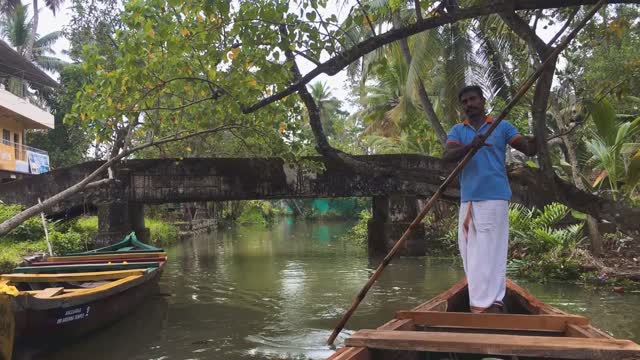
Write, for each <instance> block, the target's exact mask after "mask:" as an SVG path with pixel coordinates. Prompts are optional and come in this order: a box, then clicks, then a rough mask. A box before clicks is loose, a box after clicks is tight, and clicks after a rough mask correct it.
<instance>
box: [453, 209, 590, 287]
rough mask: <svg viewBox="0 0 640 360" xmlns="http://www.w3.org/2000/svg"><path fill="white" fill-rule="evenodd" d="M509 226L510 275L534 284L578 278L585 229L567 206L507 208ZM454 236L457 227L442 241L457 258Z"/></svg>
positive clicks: (455, 237)
mask: <svg viewBox="0 0 640 360" xmlns="http://www.w3.org/2000/svg"><path fill="white" fill-rule="evenodd" d="M456 218H457V216H456ZM509 223H510V228H509V265H508V271H509V272H510V273H511V274H513V275H515V276H518V277H522V278H527V279H534V280H549V279H577V278H578V277H579V275H580V267H581V261H582V260H584V255H585V250H584V244H582V241H583V239H584V236H585V235H584V233H583V227H584V225H583V223H582V221H581V220H577V219H575V218H573V217H572V216H571V212H570V211H569V209H568V208H567V207H566V206H564V205H562V204H558V203H553V204H551V205H547V206H545V207H544V209H527V208H525V207H523V206H522V205H518V204H510V206H509ZM457 234H458V231H457V223H456V226H455V227H452V228H451V229H450V230H449V231H448V232H447V233H446V235H445V236H444V237H442V238H441V241H442V242H444V243H446V244H448V246H446V248H449V249H450V250H451V254H457V243H458V235H457ZM581 245H582V246H581Z"/></svg>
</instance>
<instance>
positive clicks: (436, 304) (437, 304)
mask: <svg viewBox="0 0 640 360" xmlns="http://www.w3.org/2000/svg"><path fill="white" fill-rule="evenodd" d="M466 286H467V279H466V278H464V279H462V280H460V281H458V282H457V283H455V284H454V285H453V286H452V287H451V288H449V290H447V291H445V292H443V293H440V294H439V295H437V296H435V297H434V298H432V299H430V300H428V301H426V302H424V303H422V304H420V305H418V306H416V307H415V308H414V309H413V310H414V311H431V310H436V308H441V307H442V306H443V304H442V302H443V301H446V302H448V301H449V299H450V298H452V297H454V296H455V295H457V294H458V293H459V292H460V291H462V290H464V288H465V287H466Z"/></svg>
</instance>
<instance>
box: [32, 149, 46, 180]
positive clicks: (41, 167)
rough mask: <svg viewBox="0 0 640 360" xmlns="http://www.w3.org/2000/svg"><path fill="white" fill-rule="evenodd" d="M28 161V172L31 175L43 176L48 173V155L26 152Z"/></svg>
mask: <svg viewBox="0 0 640 360" xmlns="http://www.w3.org/2000/svg"><path fill="white" fill-rule="evenodd" d="M27 159H28V160H29V172H30V173H32V174H43V173H46V172H48V171H49V155H48V154H40V153H37V152H33V151H27Z"/></svg>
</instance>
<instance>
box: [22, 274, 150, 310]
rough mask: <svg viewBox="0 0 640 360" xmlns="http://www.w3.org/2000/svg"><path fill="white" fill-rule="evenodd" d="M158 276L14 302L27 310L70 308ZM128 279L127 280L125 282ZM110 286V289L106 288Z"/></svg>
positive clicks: (148, 275)
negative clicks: (46, 297)
mask: <svg viewBox="0 0 640 360" xmlns="http://www.w3.org/2000/svg"><path fill="white" fill-rule="evenodd" d="M156 275H157V271H154V272H152V273H146V274H144V275H137V276H136V275H134V276H132V277H127V278H123V279H119V280H116V281H114V282H112V283H109V284H105V285H102V287H96V288H93V289H82V290H80V291H75V292H69V293H63V294H62V295H59V296H57V297H53V298H50V299H39V298H36V297H34V296H31V295H27V294H26V293H25V296H20V295H22V293H21V294H20V295H19V296H16V297H14V299H13V300H14V302H15V304H16V306H17V307H18V308H21V309H25V310H49V309H57V308H68V307H71V306H78V305H83V304H87V303H90V302H92V301H97V300H100V299H104V298H107V297H109V296H112V295H115V294H117V293H120V292H123V291H125V290H127V289H130V288H132V287H134V286H137V285H140V284H142V283H144V282H146V281H148V280H149V279H151V278H152V277H154V276H156ZM125 279H126V280H125ZM107 285H108V287H106V286H107Z"/></svg>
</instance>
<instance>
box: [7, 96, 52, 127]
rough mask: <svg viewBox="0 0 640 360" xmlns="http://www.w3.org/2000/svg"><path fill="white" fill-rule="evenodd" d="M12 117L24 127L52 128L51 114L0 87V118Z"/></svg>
mask: <svg viewBox="0 0 640 360" xmlns="http://www.w3.org/2000/svg"><path fill="white" fill-rule="evenodd" d="M1 119H13V120H15V121H17V122H20V123H22V124H23V127H24V128H25V129H53V127H54V119H53V115H52V114H50V113H49V112H47V111H46V110H43V109H41V108H40V107H38V106H36V105H34V104H32V103H31V102H30V101H29V100H27V99H25V98H22V97H19V96H17V95H15V94H13V93H11V92H10V91H7V90H5V89H3V88H2V87H0V120H1Z"/></svg>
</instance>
